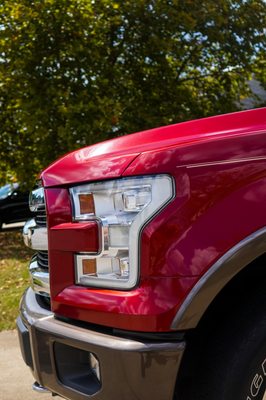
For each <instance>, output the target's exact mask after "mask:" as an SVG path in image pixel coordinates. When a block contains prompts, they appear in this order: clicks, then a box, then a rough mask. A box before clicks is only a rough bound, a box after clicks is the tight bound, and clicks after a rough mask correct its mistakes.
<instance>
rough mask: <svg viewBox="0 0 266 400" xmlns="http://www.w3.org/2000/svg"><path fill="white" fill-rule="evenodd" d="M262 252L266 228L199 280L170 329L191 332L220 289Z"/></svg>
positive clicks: (220, 260) (243, 243)
mask: <svg viewBox="0 0 266 400" xmlns="http://www.w3.org/2000/svg"><path fill="white" fill-rule="evenodd" d="M265 252H266V226H264V227H263V228H261V229H259V230H258V231H255V232H253V233H252V234H251V235H249V236H247V237H246V238H245V239H243V240H242V241H241V242H239V243H237V244H236V245H235V246H234V247H233V248H231V249H230V250H229V251H227V252H226V253H225V254H224V255H223V256H222V257H221V258H220V259H218V260H217V261H216V262H215V263H214V264H213V265H212V267H211V268H210V269H209V270H208V271H207V272H206V273H205V274H204V275H203V276H202V277H201V278H200V279H199V281H198V282H197V283H196V285H195V286H194V287H193V289H192V290H191V292H190V293H189V294H188V296H187V297H186V299H185V301H184V302H183V304H182V305H181V307H180V308H179V310H178V311H177V313H176V315H175V317H174V319H173V322H172V325H171V329H173V330H188V329H192V328H195V327H196V326H197V325H198V323H199V321H200V320H201V318H202V317H203V315H204V314H205V312H206V310H207V309H208V307H209V306H210V304H211V303H212V302H213V300H214V299H215V298H216V296H217V295H218V294H219V293H220V292H221V291H222V289H223V288H224V287H225V286H226V285H227V284H228V283H229V282H230V281H231V280H232V279H233V278H234V277H235V276H236V275H237V274H239V273H240V272H241V271H242V270H244V269H245V268H246V267H247V266H248V265H250V264H251V263H252V262H253V261H254V260H256V259H257V258H258V257H260V256H261V255H263V254H264V253H265Z"/></svg>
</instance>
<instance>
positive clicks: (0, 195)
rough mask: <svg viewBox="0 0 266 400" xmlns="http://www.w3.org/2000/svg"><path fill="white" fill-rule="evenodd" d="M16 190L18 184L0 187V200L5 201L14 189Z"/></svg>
mask: <svg viewBox="0 0 266 400" xmlns="http://www.w3.org/2000/svg"><path fill="white" fill-rule="evenodd" d="M17 188H18V184H17V183H14V184H12V185H10V184H7V185H5V186H2V187H0V200H3V199H6V198H7V197H8V196H9V195H10V194H11V193H12V192H13V190H14V189H17Z"/></svg>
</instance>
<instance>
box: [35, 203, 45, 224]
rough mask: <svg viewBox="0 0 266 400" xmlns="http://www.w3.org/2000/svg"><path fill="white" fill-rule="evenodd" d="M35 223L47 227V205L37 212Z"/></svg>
mask: <svg viewBox="0 0 266 400" xmlns="http://www.w3.org/2000/svg"><path fill="white" fill-rule="evenodd" d="M35 222H36V225H37V226H41V227H44V226H47V218H46V210H45V205H43V207H42V208H40V209H39V210H38V211H37V212H36V217H35Z"/></svg>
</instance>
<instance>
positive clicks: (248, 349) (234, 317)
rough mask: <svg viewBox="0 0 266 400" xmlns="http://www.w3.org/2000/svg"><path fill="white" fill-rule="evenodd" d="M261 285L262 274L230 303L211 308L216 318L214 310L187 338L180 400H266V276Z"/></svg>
mask: <svg viewBox="0 0 266 400" xmlns="http://www.w3.org/2000/svg"><path fill="white" fill-rule="evenodd" d="M260 283H261V282H260V278H259V277H257V282H256V280H255V281H254V282H253V281H251V282H250V283H249V282H247V283H246V286H245V288H242V290H240V291H236V292H235V293H234V297H235V298H237V300H236V301H235V302H234V304H233V305H232V306H231V304H230V303H228V304H227V307H225V309H224V308H223V307H222V306H221V305H220V306H219V307H218V309H216V310H213V311H216V312H217V313H218V317H217V314H216V315H214V314H213V313H212V312H211V313H210V316H209V317H208V318H207V320H206V321H204V322H203V324H202V326H201V327H200V328H199V330H197V329H196V330H195V331H194V332H192V333H191V336H190V337H188V347H187V351H186V353H185V356H184V360H183V363H182V369H181V373H180V375H179V376H178V381H177V388H176V394H175V399H176V400H266V309H265V304H266V290H265V280H264V285H263V287H261V288H256V286H258V285H260ZM254 284H256V286H255V288H256V289H255V290H254ZM249 286H250V287H249ZM251 290H252V292H250V291H251ZM212 318H213V320H214V321H215V322H213V321H212ZM264 396H265V397H264Z"/></svg>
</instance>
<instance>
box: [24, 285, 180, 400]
mask: <svg viewBox="0 0 266 400" xmlns="http://www.w3.org/2000/svg"><path fill="white" fill-rule="evenodd" d="M17 328H18V332H19V339H20V346H21V352H22V355H23V358H24V361H25V363H26V364H27V365H28V366H29V367H30V368H31V369H32V372H33V375H34V378H35V379H36V381H37V382H38V383H39V384H41V385H42V386H44V387H46V388H47V389H49V390H50V391H51V392H53V393H57V394H59V395H61V396H62V397H65V398H67V399H71V400H72V399H73V400H85V399H89V398H93V399H95V400H117V399H127V400H142V399H143V400H144V399H145V400H146V399H149V398H150V399H153V400H162V399H163V400H172V399H173V394H174V388H175V382H176V377H177V372H178V369H179V365H180V361H181V358H182V354H183V351H184V347H185V345H184V342H169V343H166V342H155V341H142V340H138V339H137V340H132V339H128V338H123V337H117V336H113V335H109V334H106V333H101V332H96V331H94V330H89V329H86V328H83V327H78V326H76V325H73V324H70V323H65V322H62V321H59V320H57V319H55V318H54V315H53V314H52V313H51V312H49V311H47V310H45V309H44V308H42V307H41V306H40V305H39V304H38V302H37V300H36V296H35V293H34V292H33V291H32V289H28V290H27V291H26V293H25V295H24V297H23V298H22V301H21V310H20V317H19V318H18V321H17ZM90 354H93V355H94V356H95V357H96V358H97V359H98V361H99V365H100V377H101V378H100V380H98V379H97V378H96V376H95V374H93V371H92V369H91V367H90V364H89V357H90Z"/></svg>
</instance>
